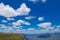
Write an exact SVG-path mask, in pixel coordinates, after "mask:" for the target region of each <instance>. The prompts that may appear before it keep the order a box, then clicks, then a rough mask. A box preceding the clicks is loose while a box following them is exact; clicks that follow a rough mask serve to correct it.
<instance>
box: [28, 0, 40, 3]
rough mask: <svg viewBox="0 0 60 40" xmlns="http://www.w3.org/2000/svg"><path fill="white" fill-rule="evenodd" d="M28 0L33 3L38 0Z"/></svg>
mask: <svg viewBox="0 0 60 40" xmlns="http://www.w3.org/2000/svg"><path fill="white" fill-rule="evenodd" d="M28 1H30V2H33V3H36V2H38V1H39V0H28Z"/></svg>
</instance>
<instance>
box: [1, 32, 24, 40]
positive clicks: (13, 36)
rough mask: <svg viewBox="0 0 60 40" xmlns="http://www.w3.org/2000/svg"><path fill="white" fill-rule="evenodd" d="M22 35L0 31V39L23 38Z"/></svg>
mask: <svg viewBox="0 0 60 40" xmlns="http://www.w3.org/2000/svg"><path fill="white" fill-rule="evenodd" d="M24 39H25V38H24V36H23V35H21V34H8V33H0V40H24Z"/></svg>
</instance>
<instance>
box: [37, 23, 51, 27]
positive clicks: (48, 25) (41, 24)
mask: <svg viewBox="0 0 60 40" xmlns="http://www.w3.org/2000/svg"><path fill="white" fill-rule="evenodd" d="M51 25H52V23H51V22H45V23H40V24H38V25H37V26H39V27H42V28H48V27H51Z"/></svg>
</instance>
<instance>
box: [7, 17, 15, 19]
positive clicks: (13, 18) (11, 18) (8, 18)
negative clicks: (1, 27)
mask: <svg viewBox="0 0 60 40" xmlns="http://www.w3.org/2000/svg"><path fill="white" fill-rule="evenodd" d="M7 20H15V19H14V18H10V17H9V18H7Z"/></svg>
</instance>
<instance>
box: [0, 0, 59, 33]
mask: <svg viewBox="0 0 60 40" xmlns="http://www.w3.org/2000/svg"><path fill="white" fill-rule="evenodd" d="M8 13H9V14H8ZM59 17H60V1H59V0H0V27H2V28H0V31H3V32H6V31H7V30H8V31H7V32H12V30H13V32H16V30H17V33H21V32H20V31H21V30H22V31H23V33H32V32H30V31H33V33H35V32H37V31H38V33H41V32H40V31H41V30H42V31H43V33H44V31H46V30H47V29H48V30H49V29H50V30H49V31H51V30H53V31H51V32H55V31H56V30H57V31H56V32H59V31H58V30H59V28H60V18H59ZM55 27H56V28H55ZM24 30H25V31H24ZM26 30H27V31H28V32H26ZM48 30H47V31H48ZM34 31H35V32H34Z"/></svg>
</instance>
